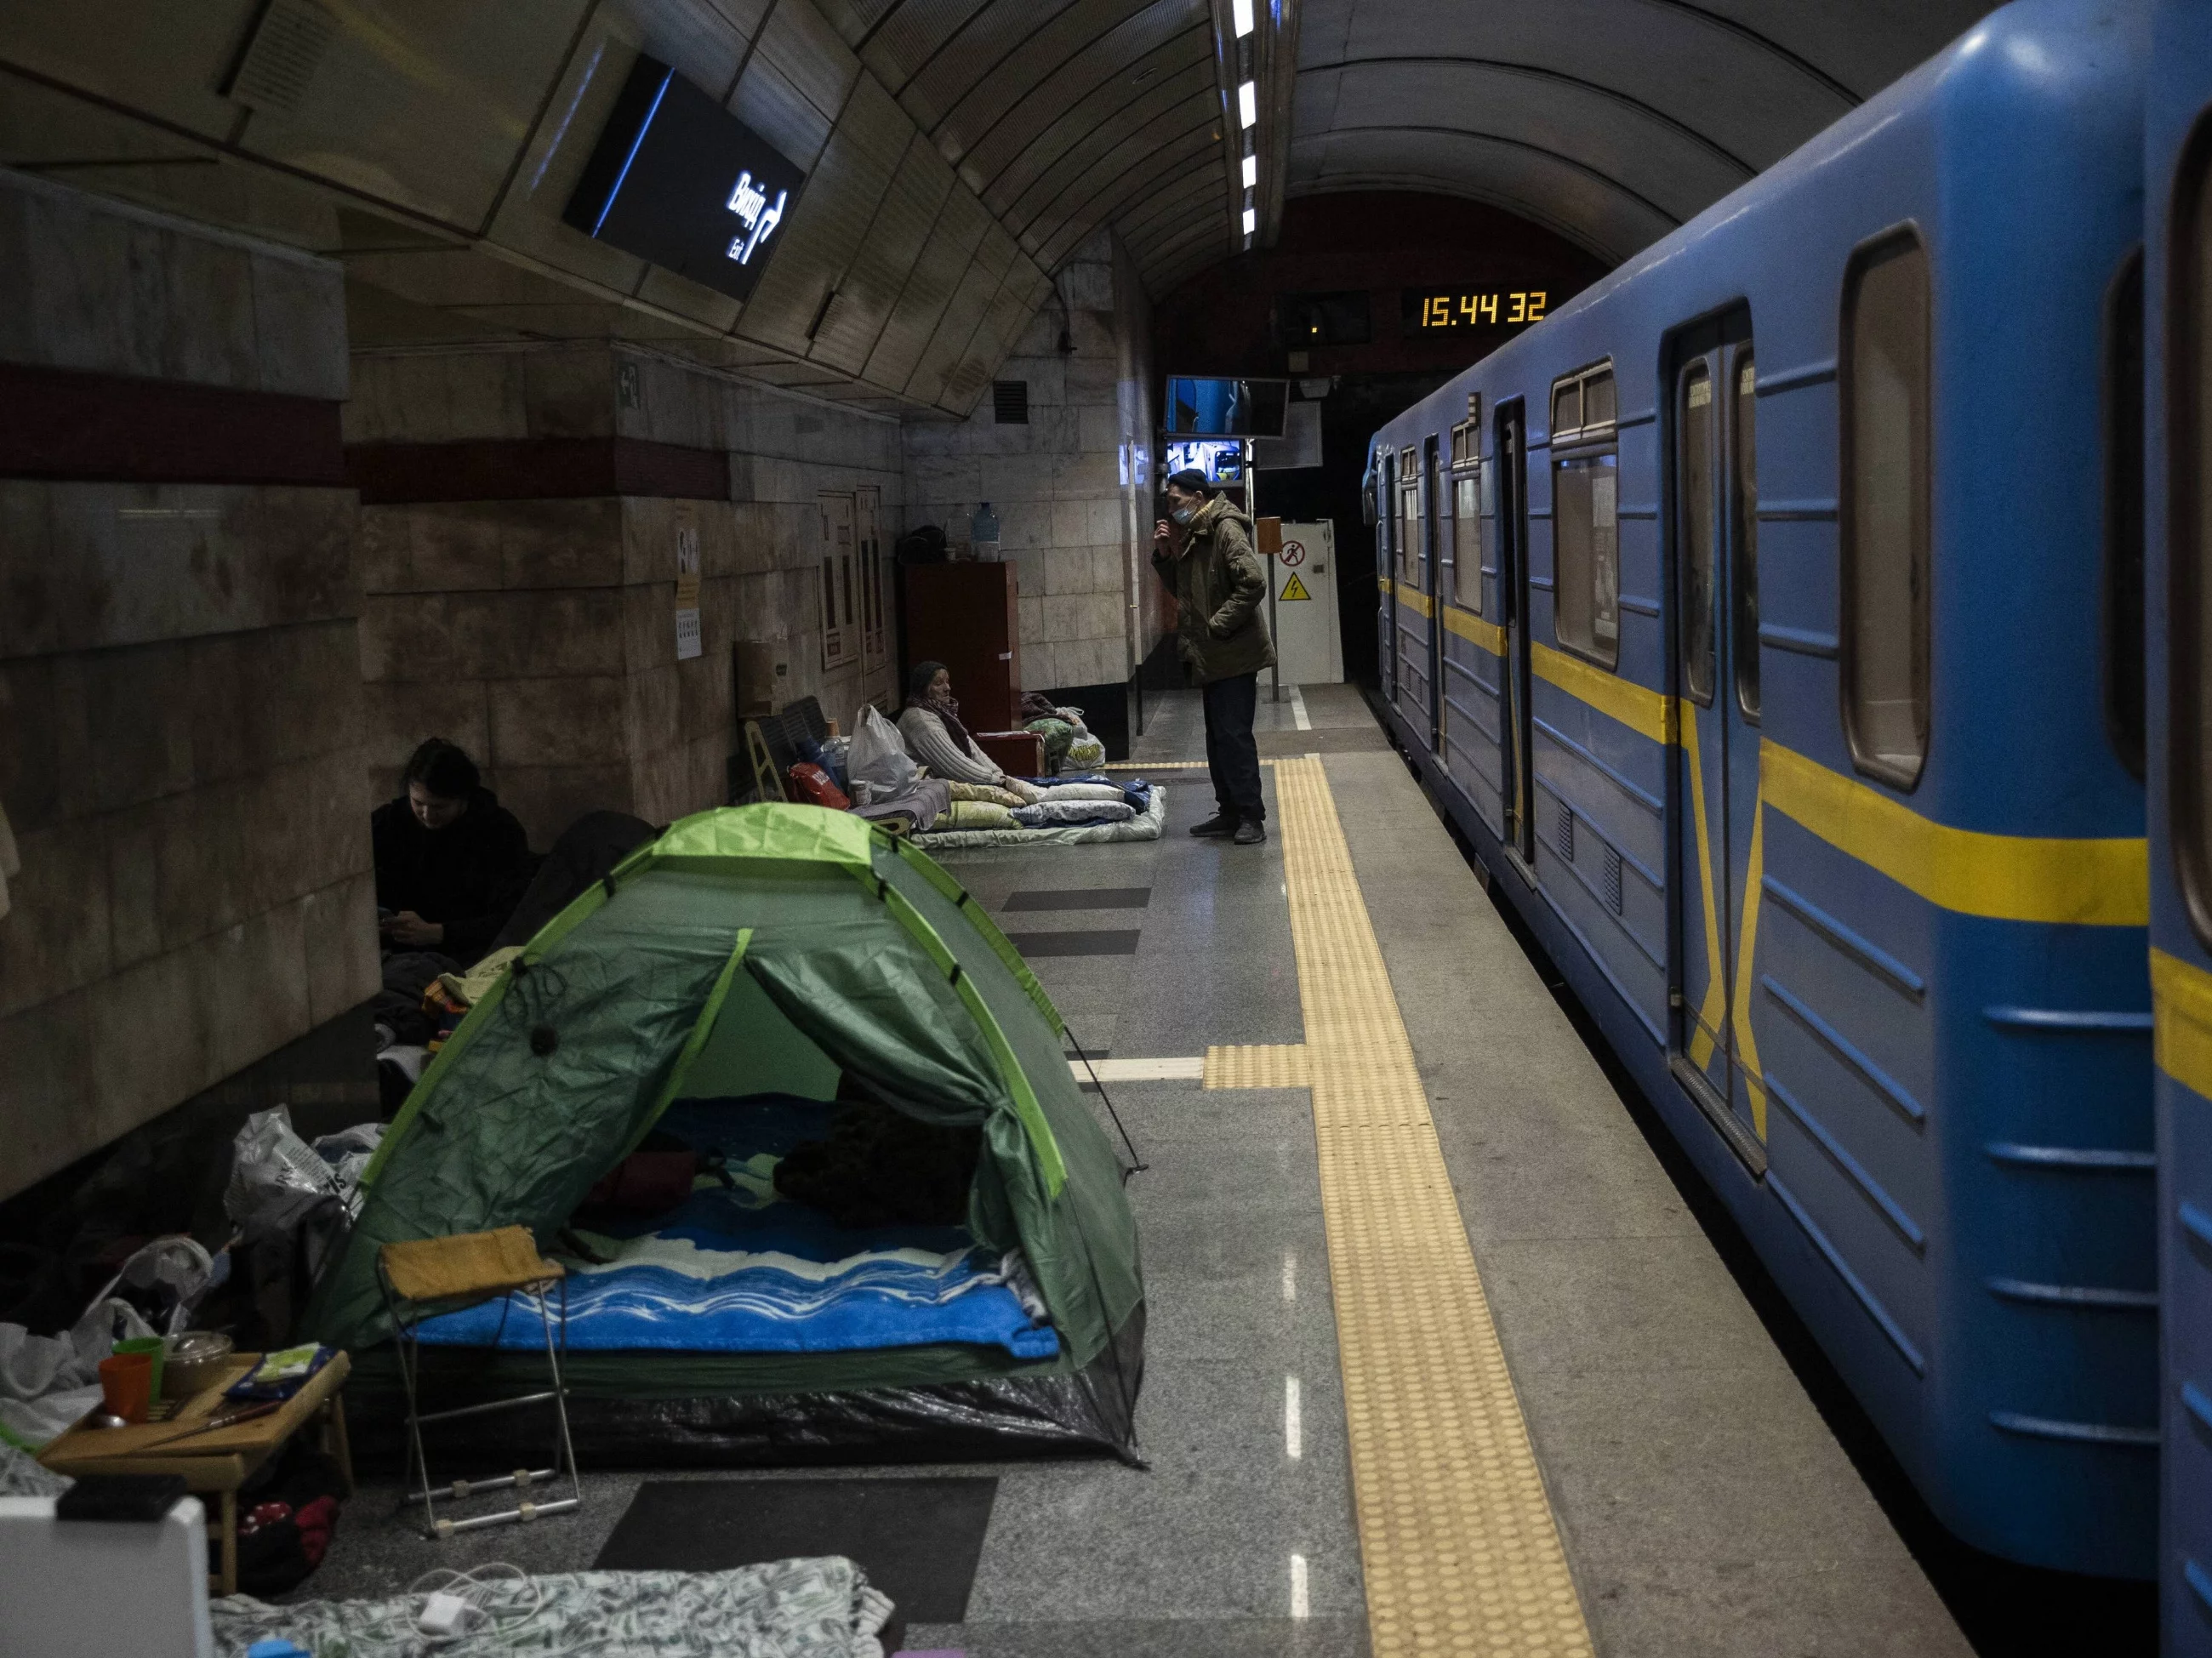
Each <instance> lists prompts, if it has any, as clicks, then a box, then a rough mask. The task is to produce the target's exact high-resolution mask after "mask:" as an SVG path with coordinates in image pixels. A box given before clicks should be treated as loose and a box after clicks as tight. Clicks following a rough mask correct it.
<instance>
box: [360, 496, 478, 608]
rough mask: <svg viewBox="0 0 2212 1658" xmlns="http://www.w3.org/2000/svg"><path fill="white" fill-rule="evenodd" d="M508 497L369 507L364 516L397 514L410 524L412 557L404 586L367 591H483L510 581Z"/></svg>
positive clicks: (409, 553)
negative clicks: (505, 543) (504, 543)
mask: <svg viewBox="0 0 2212 1658" xmlns="http://www.w3.org/2000/svg"><path fill="white" fill-rule="evenodd" d="M507 504H508V503H507V502H504V501H433V502H424V503H421V504H418V505H414V506H407V507H364V508H363V509H362V516H363V517H365V518H366V517H372V516H382V515H383V514H386V513H392V514H396V515H398V516H399V517H401V518H403V519H405V521H406V523H407V525H408V537H407V548H408V562H407V574H406V577H405V580H404V581H403V582H402V583H401V584H400V586H398V587H397V588H393V589H389V590H385V589H379V588H376V587H374V586H370V587H368V588H367V589H366V591H368V592H380V591H392V592H415V593H434V592H482V591H485V590H488V589H491V588H495V587H498V586H502V585H504V583H505V580H506V576H507V559H506V555H505V551H504V550H503V548H502V547H501V528H502V527H503V519H504V517H505V512H504V510H503V509H504V508H505V507H507Z"/></svg>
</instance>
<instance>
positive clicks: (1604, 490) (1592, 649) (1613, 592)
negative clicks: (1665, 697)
mask: <svg viewBox="0 0 2212 1658" xmlns="http://www.w3.org/2000/svg"><path fill="white" fill-rule="evenodd" d="M1619 479H1620V472H1619V469H1618V466H1617V465H1616V461H1615V458H1614V457H1613V455H1610V454H1601V455H1576V456H1573V457H1571V458H1570V459H1562V460H1554V461H1553V463H1552V547H1553V558H1552V601H1553V610H1552V632H1553V636H1554V637H1556V638H1557V639H1558V640H1559V643H1560V644H1562V645H1564V646H1565V647H1567V648H1568V649H1569V650H1571V651H1573V652H1575V653H1577V654H1578V655H1582V656H1586V657H1588V658H1589V659H1591V660H1592V661H1593V662H1596V663H1598V664H1600V665H1602V666H1604V667H1607V668H1610V667H1612V666H1613V665H1615V664H1616V663H1618V662H1619V661H1620V520H1619V513H1618V510H1617V509H1618V507H1619V506H1620V493H1619Z"/></svg>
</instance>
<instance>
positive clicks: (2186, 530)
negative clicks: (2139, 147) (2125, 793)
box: [2143, 0, 2212, 1658]
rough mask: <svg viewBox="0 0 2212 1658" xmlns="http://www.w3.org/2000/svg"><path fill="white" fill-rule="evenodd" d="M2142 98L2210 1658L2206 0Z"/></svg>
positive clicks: (2158, 872) (2172, 4) (2154, 567)
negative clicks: (2143, 98) (2143, 105)
mask: <svg viewBox="0 0 2212 1658" xmlns="http://www.w3.org/2000/svg"><path fill="white" fill-rule="evenodd" d="M2144 103H2145V107H2144V124H2143V129H2144V137H2145V155H2144V185H2145V189H2144V201H2145V205H2146V210H2147V217H2148V230H2147V233H2146V235H2145V238H2144V273H2145V285H2146V288H2147V290H2148V302H2147V304H2146V307H2145V311H2146V315H2145V352H2144V361H2145V368H2146V380H2147V398H2146V406H2147V415H2146V420H2145V436H2146V439H2147V443H2146V468H2145V470H2146V472H2147V474H2148V489H2147V490H2146V502H2145V505H2146V519H2147V535H2146V538H2145V539H2146V544H2147V548H2148V560H2147V564H2148V568H2147V570H2146V581H2145V586H2146V591H2147V592H2148V593H2149V594H2150V595H2151V596H2152V602H2151V603H2150V604H2148V607H2147V613H2148V621H2149V628H2148V681H2149V695H2148V708H2149V714H2150V719H2149V724H2150V742H2149V744H2148V747H2149V759H2150V810H2149V816H2150V841H2151V859H2150V868H2151V986H2152V990H2153V993H2154V998H2155V1005H2156V1008H2157V1023H2158V1035H2157V1062H2158V1074H2157V1082H2156V1089H2157V1124H2158V1157H2159V1202H2158V1228H2159V1257H2160V1286H2159V1287H2160V1302H2161V1305H2162V1309H2163V1312H2164V1317H2163V1319H2162V1321H2161V1322H2162V1327H2163V1338H2162V1341H2163V1347H2164V1352H2163V1376H2162V1377H2161V1381H2162V1383H2163V1385H2162V1387H2161V1388H2160V1411H2161V1413H2162V1415H2163V1418H2164V1424H2165V1454H2164V1459H2163V1460H2164V1464H2165V1467H2164V1477H2163V1479H2162V1482H2161V1483H2162V1485H2163V1488H2164V1489H2163V1502H2162V1505H2161V1509H2162V1524H2161V1527H2160V1571H2159V1576H2160V1583H2161V1601H2162V1603H2161V1605H2160V1627H2161V1630H2162V1631H2163V1635H2164V1643H2165V1649H2166V1652H2167V1653H2168V1654H2169V1655H2171V1658H2212V903H2208V900H2212V883H2209V882H2208V880H2207V876H2208V875H2212V864H2208V861H2207V859H2208V857H2209V856H2212V837H2208V834H2207V822H2208V818H2207V813H2206V810H2205V809H2206V806H2207V805H2208V804H2209V803H2208V799H2207V787H2208V784H2212V719H2208V717H2207V716H2208V714H2212V685H2209V684H2208V670H2212V659H2208V658H2207V656H2206V647H2207V646H2208V644H2212V499H2208V480H2212V467H2208V465H2207V464H2206V459H2207V454H2206V446H2207V443H2208V441H2212V16H2208V15H2207V13H2206V11H2205V9H2204V8H2203V5H2202V4H2201V3H2179V0H2168V3H2166V4H2163V5H2161V6H2160V8H2159V10H2158V15H2157V17H2156V20H2155V22H2154V50H2153V52H2152V58H2151V70H2150V75H2149V82H2148V87H2147V88H2146V92H2145V100H2144Z"/></svg>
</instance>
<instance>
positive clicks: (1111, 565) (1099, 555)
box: [1091, 546, 1153, 604]
mask: <svg viewBox="0 0 2212 1658" xmlns="http://www.w3.org/2000/svg"><path fill="white" fill-rule="evenodd" d="M1148 559H1149V555H1147V560H1148ZM1138 568H1139V570H1140V571H1141V572H1143V574H1141V575H1140V577H1139V580H1140V581H1143V580H1152V579H1153V578H1152V576H1151V574H1150V565H1149V562H1139V566H1138ZM1128 572H1129V550H1128V549H1127V547H1126V546H1121V547H1093V548H1092V549H1091V592H1098V593H1112V594H1113V595H1114V596H1115V598H1116V599H1117V600H1118V601H1121V602H1122V603H1124V604H1126V603H1127V600H1128V598H1129V574H1128Z"/></svg>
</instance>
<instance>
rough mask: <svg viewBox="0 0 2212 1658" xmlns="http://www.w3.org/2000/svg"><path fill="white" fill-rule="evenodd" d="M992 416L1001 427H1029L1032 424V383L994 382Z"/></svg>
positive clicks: (1020, 381)
mask: <svg viewBox="0 0 2212 1658" xmlns="http://www.w3.org/2000/svg"><path fill="white" fill-rule="evenodd" d="M991 414H992V417H993V418H994V420H996V421H997V422H998V423H999V424H1000V425H1001V426H1027V425H1028V424H1029V423H1030V383H1029V382H1028V381H1027V380H993V381H992V382H991Z"/></svg>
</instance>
